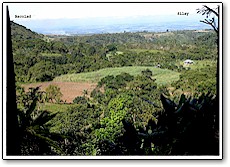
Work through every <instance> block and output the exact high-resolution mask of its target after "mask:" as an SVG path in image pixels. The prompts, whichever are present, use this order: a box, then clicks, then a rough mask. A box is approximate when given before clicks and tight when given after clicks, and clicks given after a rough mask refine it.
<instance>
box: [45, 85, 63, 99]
mask: <svg viewBox="0 0 230 167" xmlns="http://www.w3.org/2000/svg"><path fill="white" fill-rule="evenodd" d="M61 97H62V93H61V91H60V88H59V87H58V86H56V85H49V86H48V87H47V88H46V90H45V98H46V101H47V102H52V103H54V101H55V102H56V103H60V101H61Z"/></svg>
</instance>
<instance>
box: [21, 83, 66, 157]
mask: <svg viewBox="0 0 230 167" xmlns="http://www.w3.org/2000/svg"><path fill="white" fill-rule="evenodd" d="M20 90H21V91H20V94H19V95H18V96H17V104H18V108H19V110H18V123H19V138H20V155H61V154H63V151H62V149H61V148H60V147H59V146H58V142H57V141H58V140H61V139H63V137H62V136H61V135H59V134H56V133H51V132H50V131H49V129H50V127H49V126H47V125H46V123H47V122H48V121H50V120H51V119H52V118H54V117H55V114H50V113H49V112H47V111H40V110H38V109H37V108H36V106H37V103H38V101H39V100H41V96H42V95H41V94H42V92H39V91H38V90H39V87H37V88H30V90H29V92H27V93H26V92H24V90H23V89H20Z"/></svg>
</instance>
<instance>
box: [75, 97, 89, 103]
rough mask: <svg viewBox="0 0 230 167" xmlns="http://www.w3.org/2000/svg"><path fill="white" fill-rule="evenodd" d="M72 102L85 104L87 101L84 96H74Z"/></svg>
mask: <svg viewBox="0 0 230 167" xmlns="http://www.w3.org/2000/svg"><path fill="white" fill-rule="evenodd" d="M73 102H74V103H77V104H87V103H88V101H87V99H86V97H83V96H78V97H75V99H74V100H73Z"/></svg>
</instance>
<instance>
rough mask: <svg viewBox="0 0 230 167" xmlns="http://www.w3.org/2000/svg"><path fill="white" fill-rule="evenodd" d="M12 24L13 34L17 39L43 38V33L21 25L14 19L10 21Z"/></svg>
mask: <svg viewBox="0 0 230 167" xmlns="http://www.w3.org/2000/svg"><path fill="white" fill-rule="evenodd" d="M10 26H11V36H12V38H14V39H17V40H20V39H21V40H25V39H41V38H43V35H42V34H38V33H36V32H33V31H31V30H30V29H27V28H26V27H24V26H22V25H19V24H17V23H15V22H13V21H11V22H10Z"/></svg>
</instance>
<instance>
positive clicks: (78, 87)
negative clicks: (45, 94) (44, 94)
mask: <svg viewBox="0 0 230 167" xmlns="http://www.w3.org/2000/svg"><path fill="white" fill-rule="evenodd" d="M49 85H56V86H58V87H59V88H60V90H61V93H62V94H63V96H62V98H61V99H62V100H63V101H66V102H67V103H72V102H73V99H74V98H75V97H77V96H83V94H84V93H83V91H84V90H87V92H88V94H90V93H91V92H92V90H93V89H94V88H95V87H96V86H97V84H95V83H88V82H53V81H51V82H42V83H32V84H26V85H22V86H23V87H24V88H25V91H27V90H28V89H29V88H31V87H37V86H40V90H42V91H45V89H46V88H47V87H48V86H49Z"/></svg>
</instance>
